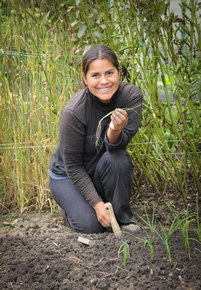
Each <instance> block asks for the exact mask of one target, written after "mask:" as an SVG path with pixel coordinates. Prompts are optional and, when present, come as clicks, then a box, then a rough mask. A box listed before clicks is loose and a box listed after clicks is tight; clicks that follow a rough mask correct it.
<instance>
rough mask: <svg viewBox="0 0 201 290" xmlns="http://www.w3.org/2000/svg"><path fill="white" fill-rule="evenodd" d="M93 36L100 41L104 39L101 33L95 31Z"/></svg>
mask: <svg viewBox="0 0 201 290" xmlns="http://www.w3.org/2000/svg"><path fill="white" fill-rule="evenodd" d="M93 35H94V36H96V37H98V38H99V39H102V34H101V33H100V32H99V31H94V32H93Z"/></svg>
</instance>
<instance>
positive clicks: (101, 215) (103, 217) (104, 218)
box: [94, 201, 110, 228]
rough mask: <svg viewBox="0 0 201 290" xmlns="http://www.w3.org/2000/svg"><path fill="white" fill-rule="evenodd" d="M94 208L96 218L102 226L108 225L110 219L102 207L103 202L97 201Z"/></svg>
mask: <svg viewBox="0 0 201 290" xmlns="http://www.w3.org/2000/svg"><path fill="white" fill-rule="evenodd" d="M94 210H95V212H96V215H97V219H98V221H99V223H100V224H101V225H102V226H103V227H104V228H107V227H109V226H110V219H109V217H108V215H107V212H106V210H105V208H104V202H103V201H100V202H99V203H97V204H96V205H95V206H94Z"/></svg>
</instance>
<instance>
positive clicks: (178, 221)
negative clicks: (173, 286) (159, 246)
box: [136, 205, 190, 262]
mask: <svg viewBox="0 0 201 290" xmlns="http://www.w3.org/2000/svg"><path fill="white" fill-rule="evenodd" d="M168 208H169V209H171V210H172V208H170V206H168ZM145 212H146V217H147V220H145V219H143V218H142V217H141V216H139V215H138V214H137V213H136V214H137V216H138V217H139V218H140V219H141V220H142V221H143V223H144V224H145V225H147V226H148V227H149V228H150V230H151V232H152V233H153V234H154V235H153V237H154V236H155V234H156V235H157V236H158V237H159V238H160V239H161V240H162V242H163V243H164V245H165V246H166V250H167V256H168V260H169V261H170V262H171V261H172V257H171V253H170V246H169V239H170V237H171V235H172V234H173V233H174V232H175V231H176V229H178V228H179V227H180V229H182V233H183V236H184V237H185V243H186V248H187V249H188V251H190V248H189V238H188V229H187V225H188V223H187V222H186V221H188V219H189V216H187V217H184V218H180V217H179V215H178V214H176V213H175V212H174V211H172V213H174V219H173V221H172V223H171V225H170V227H169V229H168V230H167V229H166V228H164V227H163V225H162V224H161V223H159V225H160V229H161V232H159V231H158V230H157V229H156V224H155V222H154V223H153V221H155V220H156V218H155V217H154V216H155V215H154V205H153V215H152V221H150V219H149V217H148V214H147V211H146V206H145ZM182 225H183V226H182ZM141 228H142V230H143V231H144V232H146V231H145V229H144V228H143V226H141ZM146 233H147V232H146ZM147 236H148V233H147ZM149 241H150V238H149ZM189 255H190V254H189Z"/></svg>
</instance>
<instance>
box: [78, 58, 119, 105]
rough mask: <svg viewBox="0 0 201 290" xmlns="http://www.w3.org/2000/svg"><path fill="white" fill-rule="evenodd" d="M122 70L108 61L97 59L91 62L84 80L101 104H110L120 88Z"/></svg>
mask: <svg viewBox="0 0 201 290" xmlns="http://www.w3.org/2000/svg"><path fill="white" fill-rule="evenodd" d="M119 79H120V70H119V68H118V69H117V68H116V67H114V65H113V64H112V62H111V61H109V60H108V59H97V60H94V61H92V62H91V64H90V66H89V70H88V72H87V73H86V75H85V74H84V73H83V80H84V82H85V84H86V85H87V86H88V88H89V90H90V92H91V93H92V94H93V95H94V96H96V97H97V98H98V99H99V100H100V101H101V102H103V103H109V102H110V100H111V99H112V96H113V95H114V93H115V92H116V91H117V89H118V87H119Z"/></svg>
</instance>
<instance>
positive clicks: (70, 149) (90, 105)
mask: <svg viewBox="0 0 201 290" xmlns="http://www.w3.org/2000/svg"><path fill="white" fill-rule="evenodd" d="M142 99H143V97H142V92H141V90H140V89H139V88H138V87H136V86H134V85H131V84H129V83H125V82H120V84H119V88H118V90H117V91H116V93H115V94H114V95H113V97H112V99H111V101H110V102H109V103H103V102H101V101H100V100H99V99H98V98H97V97H95V96H94V95H92V94H91V92H90V91H89V89H88V87H86V88H85V89H83V90H81V91H78V92H77V93H75V94H74V95H73V97H72V98H71V99H70V100H69V102H68V103H67V105H66V106H65V108H64V109H63V110H62V112H61V119H60V132H59V144H58V146H57V148H56V150H55V151H54V153H53V155H52V158H51V161H50V164H49V168H50V170H51V171H52V172H53V173H55V174H57V175H67V176H68V177H69V178H70V179H71V181H72V183H73V184H74V185H75V186H76V187H77V189H78V190H79V192H80V193H81V194H82V195H83V196H84V197H85V199H86V200H87V201H88V202H89V204H90V205H91V206H95V205H96V204H97V203H98V202H99V201H101V198H100V196H99V195H98V193H97V191H96V189H95V187H94V185H93V182H92V180H91V178H92V176H93V173H94V170H95V168H96V164H97V162H98V161H99V159H100V158H101V156H102V155H103V153H104V152H105V151H106V150H108V151H111V150H115V149H126V147H127V145H128V143H129V142H130V140H131V139H132V137H133V136H134V135H135V134H136V132H137V130H138V128H139V125H140V121H141V112H142ZM139 105H140V106H139ZM137 106H138V107H137ZM133 107H137V108H136V109H135V110H131V111H127V113H128V124H127V125H126V127H124V128H123V129H122V132H121V134H120V136H119V138H118V139H117V140H116V142H115V143H114V144H110V143H109V142H108V140H107V134H106V133H107V130H108V126H109V123H110V117H109V116H108V117H107V118H105V119H104V120H103V121H102V125H101V128H102V135H101V137H102V140H103V142H102V144H101V146H100V147H99V148H96V146H95V141H96V130H97V126H98V122H99V120H100V119H101V118H102V117H104V116H105V115H106V114H108V113H109V112H111V111H112V110H115V109H116V108H133Z"/></svg>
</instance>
